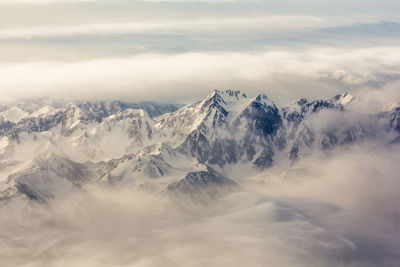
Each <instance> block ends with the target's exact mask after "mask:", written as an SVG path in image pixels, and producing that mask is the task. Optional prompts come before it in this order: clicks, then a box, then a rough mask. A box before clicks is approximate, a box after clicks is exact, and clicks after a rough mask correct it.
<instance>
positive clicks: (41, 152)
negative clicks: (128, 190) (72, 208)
mask: <svg viewBox="0 0 400 267" xmlns="http://www.w3.org/2000/svg"><path fill="white" fill-rule="evenodd" d="M356 102H357V98H355V97H354V96H352V95H350V94H349V93H343V94H341V95H337V96H334V97H332V98H330V99H327V100H314V101H309V100H307V99H304V98H303V99H301V100H299V101H298V102H296V103H293V104H291V105H289V106H284V107H279V106H277V105H276V104H275V103H274V102H273V101H272V100H271V99H269V98H268V97H267V96H266V95H258V96H256V97H248V96H247V95H246V94H245V93H242V92H240V91H232V90H227V91H218V90H215V91H213V92H212V93H210V94H209V95H208V96H207V97H206V98H204V99H203V100H201V101H199V102H196V103H193V104H190V105H187V106H184V107H180V106H177V105H171V104H159V103H153V102H143V103H136V104H135V103H126V102H120V101H113V102H89V101H85V102H79V103H72V102H69V103H62V102H56V101H50V100H32V101H25V102H18V103H14V104H10V105H3V106H2V107H1V108H0V203H2V204H5V203H7V202H9V201H12V199H14V198H25V199H30V200H34V201H39V202H44V203H45V202H48V201H51V199H53V198H58V197H60V196H64V195H66V194H69V193H70V192H71V191H73V190H76V189H79V188H81V187H82V186H83V185H85V184H87V183H104V184H109V185H116V184H125V183H128V184H131V185H134V186H137V187H138V188H142V189H143V190H150V191H154V192H163V193H167V194H169V195H171V196H175V197H190V198H193V199H197V196H198V195H199V194H203V195H207V196H208V197H214V196H216V195H218V192H220V191H224V190H225V189H228V190H234V189H235V188H237V187H238V186H239V185H238V184H237V183H236V182H235V181H233V180H232V179H230V178H229V177H225V175H224V173H225V170H226V169H229V168H230V167H231V166H232V165H237V164H243V165H246V166H249V167H251V168H253V169H254V170H256V171H262V170H264V169H267V168H270V167H272V166H274V164H276V163H279V162H283V161H284V162H287V163H289V164H296V162H297V161H299V160H301V159H302V158H304V157H307V155H310V154H313V153H328V152H329V151H330V150H333V149H335V148H336V147H340V146H347V145H352V144H355V143H359V142H362V141H363V140H376V141H377V142H380V143H382V145H384V146H391V145H397V144H399V143H400V142H399V140H400V105H398V106H394V107H393V108H391V109H390V110H387V111H383V112H380V113H378V114H368V115H365V116H358V115H357V116H356V115H355V114H356V112H354V111H353V108H352V107H353V105H354V103H356Z"/></svg>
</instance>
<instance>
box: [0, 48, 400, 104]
mask: <svg viewBox="0 0 400 267" xmlns="http://www.w3.org/2000/svg"><path fill="white" fill-rule="evenodd" d="M399 51H400V49H399V47H374V48H360V49H352V50H344V49H331V48H329V49H327V48H321V49H310V50H301V51H299V52H296V51H292V52H290V51H280V50H275V51H265V52H262V53H256V54H249V53H187V54H173V55H168V54H143V55H139V56H135V57H128V58H111V59H99V60H93V61H79V62H65V63H57V62H33V63H15V64H14V63H10V64H2V65H0V80H1V87H0V92H1V93H2V95H3V97H8V98H18V97H32V96H44V95H45V96H55V97H72V98H80V99H86V98H89V99H129V100H134V101H137V100H149V99H151V100H158V101H174V100H176V98H175V96H176V95H179V96H180V97H181V98H180V100H181V101H185V100H190V101H191V100H195V99H197V98H200V97H203V96H204V95H206V94H207V93H208V92H209V91H210V90H212V89H214V88H220V89H224V88H241V89H243V90H247V91H248V92H249V93H251V94H256V93H259V92H264V93H267V94H268V95H270V96H271V97H272V98H273V99H276V100H278V101H279V100H281V101H282V102H287V101H294V100H297V99H298V98H300V97H302V96H306V97H312V98H320V97H329V96H331V95H333V94H336V93H338V92H340V91H344V90H353V91H354V90H355V89H357V88H363V89H365V88H373V86H374V85H375V84H376V83H379V82H382V83H383V84H384V83H386V82H389V83H390V82H392V80H393V81H396V80H397V79H398V78H396V77H397V76H396V75H395V76H393V75H391V76H393V77H392V78H393V79H392V80H391V79H389V78H388V77H391V76H390V74H391V73H393V71H394V70H398V66H400V54H399ZM386 72H387V73H388V74H387V75H383V74H382V73H386ZM382 75H383V77H381V76H382ZM371 83H372V87H371V85H370V84H371Z"/></svg>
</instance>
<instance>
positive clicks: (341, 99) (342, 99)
mask: <svg viewBox="0 0 400 267" xmlns="http://www.w3.org/2000/svg"><path fill="white" fill-rule="evenodd" d="M330 100H331V102H333V103H334V104H340V105H343V106H346V105H348V104H350V103H352V102H354V101H356V100H357V98H356V97H355V96H353V95H351V94H350V93H348V92H344V93H342V94H340V95H336V96H334V97H332V98H331V99H330Z"/></svg>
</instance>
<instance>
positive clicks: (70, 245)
mask: <svg viewBox="0 0 400 267" xmlns="http://www.w3.org/2000/svg"><path fill="white" fill-rule="evenodd" d="M372 151H373V153H371V152H372ZM398 152H399V151H398V148H394V150H386V149H382V148H381V147H377V146H376V145H374V144H366V143H364V144H363V145H362V146H360V147H357V146H353V147H351V148H346V149H341V150H336V151H335V152H333V154H331V155H330V156H326V155H325V156H319V157H318V158H317V157H312V158H308V159H304V160H303V161H301V162H299V164H297V165H296V166H294V167H290V168H283V167H279V166H276V167H274V168H273V169H271V170H269V171H267V172H265V173H262V174H258V175H256V176H248V177H246V176H243V177H240V181H241V184H240V185H241V187H242V188H243V189H242V190H241V191H239V192H233V193H230V194H228V195H226V196H224V197H223V198H221V199H219V200H214V201H213V202H212V203H209V204H208V205H204V204H195V203H191V202H190V201H189V200H184V199H181V200H180V203H179V205H177V204H178V203H177V202H175V201H176V200H174V201H172V200H170V199H169V198H167V197H166V195H163V194H161V195H160V194H153V193H148V192H144V191H141V190H136V189H133V188H130V186H129V185H124V186H123V187H113V188H107V187H102V186H88V187H85V188H83V189H82V190H81V191H80V192H76V193H75V194H73V195H71V196H69V197H67V198H66V199H61V200H58V201H54V202H52V204H51V206H40V205H37V204H34V203H30V204H29V203H26V202H24V201H21V202H17V201H14V202H12V204H11V205H6V206H2V207H1V208H0V215H1V216H0V230H1V231H0V232H1V234H0V241H1V242H0V248H1V249H0V263H1V264H3V265H5V266H78V265H85V266H110V265H113V266H205V265H207V266H243V265H251V266H265V264H271V265H275V266H316V267H317V266H327V267H328V266H371V267H372V266H396V265H398V264H399V262H400V255H399V254H398V251H399V246H400V244H399V242H398V240H399V238H400V232H399V230H398V227H397V225H398V223H399V214H400V210H399V209H398V207H397V206H396V204H395V203H398V201H400V199H399V195H398V193H397V189H398V188H399V185H400V180H399V179H398V176H397V175H396V173H398V172H399V171H400V170H399V166H398V164H397V163H398V160H400V159H399V155H400V154H399V153H398ZM237 178H238V177H236V179H237ZM182 207H183V208H182ZM184 207H187V209H185V208H184Z"/></svg>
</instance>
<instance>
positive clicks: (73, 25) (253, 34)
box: [0, 0, 400, 104]
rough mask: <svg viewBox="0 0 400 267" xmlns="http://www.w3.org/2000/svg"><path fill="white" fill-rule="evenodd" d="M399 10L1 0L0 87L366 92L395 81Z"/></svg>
mask: <svg viewBox="0 0 400 267" xmlns="http://www.w3.org/2000/svg"><path fill="white" fill-rule="evenodd" d="M398 11H400V3H399V1H391V0H374V1H373V0H363V1H361V0H355V1H344V0H339V1H321V0H318V1H316V0H285V1H279V3H278V2H277V1H262V0H243V1H240V0H204V1H194V0H193V1H187V0H142V1H136V0H113V1H111V0H0V81H1V84H0V93H1V94H2V97H3V99H4V100H13V99H16V98H26V97H58V98H73V99H93V100H98V99H102V100H108V99H123V100H128V101H142V100H155V101H160V102H176V103H189V102H192V101H194V100H197V99H200V98H202V97H204V96H205V95H207V94H208V93H209V92H210V91H212V90H213V89H221V90H224V89H239V90H243V91H245V92H246V93H247V94H248V95H256V94H259V93H264V94H267V95H268V96H270V97H271V98H272V99H273V100H275V101H276V102H277V103H279V104H287V103H290V102H293V101H296V100H298V99H299V98H301V97H307V98H311V99H316V98H327V97H330V96H332V95H335V94H337V93H341V92H343V91H349V92H351V93H353V94H356V95H357V94H358V95H362V94H364V93H365V92H371V91H379V90H381V89H382V88H388V87H392V88H395V87H396V83H397V82H398V80H399V79H400V52H399V51H400V49H399V46H400V42H399V41H400V40H399V36H400V24H399V20H398V18H397V17H398V16H397V15H398ZM393 90H394V91H395V89H393ZM177 96H179V97H177ZM397 96H398V95H396V97H397Z"/></svg>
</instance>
